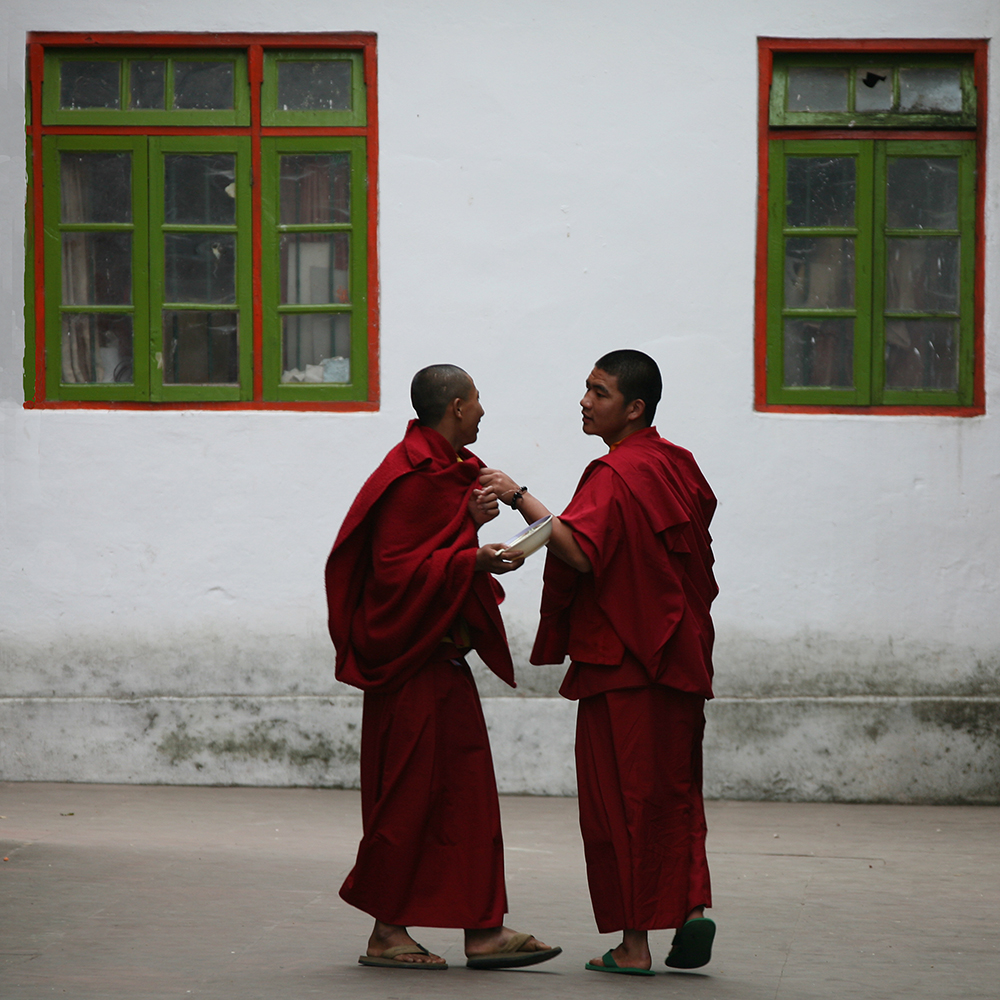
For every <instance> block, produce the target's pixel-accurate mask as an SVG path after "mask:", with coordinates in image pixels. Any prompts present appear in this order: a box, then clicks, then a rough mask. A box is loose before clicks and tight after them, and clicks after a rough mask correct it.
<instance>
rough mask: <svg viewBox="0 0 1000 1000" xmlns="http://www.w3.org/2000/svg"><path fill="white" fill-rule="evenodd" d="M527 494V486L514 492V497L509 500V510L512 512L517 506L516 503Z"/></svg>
mask: <svg viewBox="0 0 1000 1000" xmlns="http://www.w3.org/2000/svg"><path fill="white" fill-rule="evenodd" d="M527 492H528V487H527V486H522V487H521V488H520V489H519V490H515V491H514V495H513V496H512V497H511V498H510V509H511V510H513V509H514V508H515V507H516V506H517V501H518V500H520V499H521V497H523V496H524V494H525V493H527Z"/></svg>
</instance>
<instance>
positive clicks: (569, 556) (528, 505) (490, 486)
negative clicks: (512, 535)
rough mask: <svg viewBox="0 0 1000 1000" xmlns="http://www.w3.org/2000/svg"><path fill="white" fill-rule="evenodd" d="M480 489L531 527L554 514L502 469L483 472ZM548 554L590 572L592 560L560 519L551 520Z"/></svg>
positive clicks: (581, 571)
mask: <svg viewBox="0 0 1000 1000" xmlns="http://www.w3.org/2000/svg"><path fill="white" fill-rule="evenodd" d="M481 472H482V474H481V475H480V477H479V485H480V486H481V487H482V488H483V492H484V494H485V495H487V496H490V497H496V498H497V499H498V500H499V501H500V502H501V503H505V504H507V505H508V506H510V505H511V504H513V506H514V510H516V511H518V513H520V515H521V517H523V518H524V519H525V521H527V522H528V524H531V523H532V522H534V521H537V520H538V519H539V518H541V517H547V516H548V515H549V514H551V513H552V511H550V510H549V509H548V507H546V506H545V504H543V503H542V501H541V500H539V499H538V497H534V496H532V495H531V494H530V493H529V492H528V490H527V489H526V488H524V487H521V486H518V485H517V483H516V482H515V481H514V480H513V479H511V478H510V476H508V475H507V473H505V472H501V471H500V470H499V469H482V470H481ZM548 546H549V551H550V552H552V553H553V554H554V555H556V556H557V557H558V558H559V559H561V560H562V561H563V562H564V563H566V565H567V566H572V568H573V569H575V570H576V571H577V572H579V573H589V572H591V565H590V560H589V559H588V558H587V556H586V555H585V554H584V551H583V549H581V548H580V546H579V544H578V543H577V541H576V539H575V538H574V537H573V531H572V529H571V528H570V527H569V525H568V524H563V522H562V521H560V520H559V518H558V517H555V516H553V518H552V537H551V538H550V539H549V541H548Z"/></svg>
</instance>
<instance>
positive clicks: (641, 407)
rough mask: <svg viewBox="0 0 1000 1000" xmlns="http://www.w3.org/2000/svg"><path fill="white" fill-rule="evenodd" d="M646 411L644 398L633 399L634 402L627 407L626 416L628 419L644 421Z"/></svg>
mask: <svg viewBox="0 0 1000 1000" xmlns="http://www.w3.org/2000/svg"><path fill="white" fill-rule="evenodd" d="M645 413H646V400H644V399H633V400H632V402H631V403H629V404H628V406H627V407H625V417H626V419H628V420H638V421H642V419H643V416H644V415H645Z"/></svg>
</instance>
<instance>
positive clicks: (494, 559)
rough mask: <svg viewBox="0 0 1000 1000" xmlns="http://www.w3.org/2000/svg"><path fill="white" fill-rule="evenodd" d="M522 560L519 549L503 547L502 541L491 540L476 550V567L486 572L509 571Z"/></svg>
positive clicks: (522, 555) (522, 554)
mask: <svg viewBox="0 0 1000 1000" xmlns="http://www.w3.org/2000/svg"><path fill="white" fill-rule="evenodd" d="M523 562H524V553H523V552H522V551H521V550H520V549H505V548H504V546H503V542H491V543H490V544H489V545H483V546H482V547H481V548H480V549H479V551H478V552H476V569H477V570H484V571H485V572H487V573H509V572H510V571H511V570H513V569H518V568H519V567H520V565H521V563H523Z"/></svg>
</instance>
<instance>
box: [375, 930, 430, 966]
mask: <svg viewBox="0 0 1000 1000" xmlns="http://www.w3.org/2000/svg"><path fill="white" fill-rule="evenodd" d="M402 945H407V946H409V945H412V946H413V952H414V953H413V954H412V955H396V961H397V962H412V963H414V964H424V963H432V964H436V965H437V964H440V963H441V962H443V961H444V959H443V958H441V957H440V955H425V954H423V953H422V952H421V949H420V945H418V944H417V942H416V941H414V940H413V938H411V937H410V935H409V934H408V933H407V931H406V928H405V927H400V926H399V925H398V924H384V923H382V921H381V920H376V921H375V928H374V930H373V931H372V936H371V937H370V938H369V939H368V951H367V952H366V954H367V955H368V957H369V958H379V957H381V956H382V955H384V954H385V953H386V952H387V951H388V950H389V949H390V948H398V947H401V946H402Z"/></svg>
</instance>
